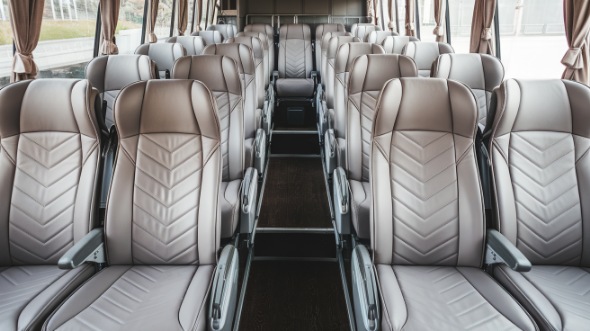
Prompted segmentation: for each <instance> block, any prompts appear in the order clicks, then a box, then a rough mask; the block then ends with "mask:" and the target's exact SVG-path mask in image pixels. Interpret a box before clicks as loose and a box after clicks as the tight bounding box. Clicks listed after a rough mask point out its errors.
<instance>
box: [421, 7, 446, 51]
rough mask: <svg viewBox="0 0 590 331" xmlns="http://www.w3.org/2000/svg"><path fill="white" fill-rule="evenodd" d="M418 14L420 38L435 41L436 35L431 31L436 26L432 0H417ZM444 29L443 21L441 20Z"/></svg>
mask: <svg viewBox="0 0 590 331" xmlns="http://www.w3.org/2000/svg"><path fill="white" fill-rule="evenodd" d="M416 9H417V10H418V14H419V16H420V40H422V41H436V36H435V35H434V34H433V33H432V31H434V27H435V26H436V21H435V20H434V1H433V0H418V8H416ZM442 25H443V29H444V26H445V24H444V22H443V24H442Z"/></svg>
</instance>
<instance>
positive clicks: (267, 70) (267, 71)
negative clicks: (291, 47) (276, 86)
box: [237, 32, 274, 89]
mask: <svg viewBox="0 0 590 331" xmlns="http://www.w3.org/2000/svg"><path fill="white" fill-rule="evenodd" d="M237 37H254V38H258V39H260V42H261V43H262V52H263V53H264V61H263V62H264V88H265V89H266V88H268V84H269V83H270V75H271V73H272V69H271V64H270V59H271V58H270V47H274V45H271V43H269V41H268V36H267V35H266V34H265V33H262V32H240V33H238V34H237Z"/></svg>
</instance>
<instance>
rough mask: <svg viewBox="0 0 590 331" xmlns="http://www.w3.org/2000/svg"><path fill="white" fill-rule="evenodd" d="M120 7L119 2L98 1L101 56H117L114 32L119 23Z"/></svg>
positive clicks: (118, 0) (110, 0)
mask: <svg viewBox="0 0 590 331" xmlns="http://www.w3.org/2000/svg"><path fill="white" fill-rule="evenodd" d="M120 6H121V0H100V22H101V35H102V44H101V46H100V54H101V55H111V54H119V48H118V47H117V44H116V43H115V31H116V29H117V23H118V21H119V7H120Z"/></svg>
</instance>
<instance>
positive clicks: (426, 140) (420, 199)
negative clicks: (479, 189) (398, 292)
mask: <svg viewBox="0 0 590 331" xmlns="http://www.w3.org/2000/svg"><path fill="white" fill-rule="evenodd" d="M390 155H391V160H390V162H391V165H390V169H391V178H392V199H393V221H394V247H393V251H394V263H395V264H417V265H445V264H446V265H448V264H454V263H455V262H456V259H457V249H458V247H457V246H458V228H459V219H458V201H457V195H458V191H457V175H456V163H455V148H454V143H453V137H452V135H451V134H450V133H447V132H434V131H395V132H394V133H393V137H392V146H391V154H390Z"/></svg>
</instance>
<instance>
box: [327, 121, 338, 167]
mask: <svg viewBox="0 0 590 331" xmlns="http://www.w3.org/2000/svg"><path fill="white" fill-rule="evenodd" d="M337 148H338V143H337V142H336V135H335V134H334V130H332V129H330V130H328V131H326V134H325V135H324V164H325V166H326V173H327V174H332V173H333V172H334V169H336V166H337V164H336V163H337V160H336V150H337Z"/></svg>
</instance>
